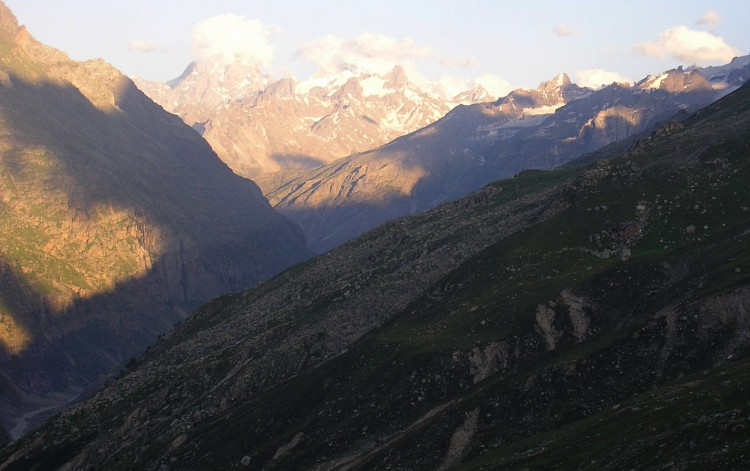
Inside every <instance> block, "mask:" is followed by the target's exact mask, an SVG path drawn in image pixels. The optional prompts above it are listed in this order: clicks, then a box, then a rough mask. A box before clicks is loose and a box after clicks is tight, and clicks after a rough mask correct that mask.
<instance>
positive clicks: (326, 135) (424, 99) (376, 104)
mask: <svg viewBox="0 0 750 471" xmlns="http://www.w3.org/2000/svg"><path fill="white" fill-rule="evenodd" d="M134 80H135V81H136V83H137V85H138V86H139V88H141V89H142V90H144V91H145V92H146V93H147V94H148V95H149V96H150V97H151V98H152V99H153V100H154V101H156V102H157V103H160V104H161V105H162V106H163V107H164V108H165V109H166V110H167V111H170V112H172V113H175V114H178V115H179V116H181V117H182V118H183V120H184V121H185V122H186V123H188V124H189V125H191V126H193V127H195V128H196V129H197V130H199V132H201V134H202V135H203V136H204V137H205V138H206V140H208V141H209V142H210V143H211V145H212V147H213V148H214V149H215V150H216V152H217V153H218V154H219V156H220V157H221V158H222V160H224V161H225V162H226V163H227V164H228V165H229V166H230V167H232V169H233V170H234V171H235V172H237V173H238V174H240V175H243V176H245V177H248V178H255V177H257V176H259V175H262V174H266V173H271V172H275V171H280V170H293V169H297V168H310V167H315V166H319V165H321V164H324V163H328V162H331V161H332V160H334V159H336V158H339V157H344V156H346V155H349V154H352V153H355V152H360V151H365V150H369V149H371V148H373V147H377V146H379V145H382V144H385V143H386V142H389V141H391V140H393V139H394V138H396V137H398V136H401V135H403V134H405V133H408V132H410V131H414V130H416V129H418V128H420V127H423V126H425V125H427V124H429V123H431V122H433V121H435V120H436V119H438V118H440V117H442V116H443V115H444V114H445V113H447V112H448V111H449V110H450V109H451V108H452V107H453V106H455V105H456V104H458V103H475V102H478V101H483V100H487V99H489V95H488V94H487V91H486V90H485V89H484V88H481V87H474V88H473V89H470V90H467V91H464V92H462V93H460V94H459V95H457V96H455V97H447V96H446V92H445V91H444V90H439V91H438V92H433V91H430V90H426V89H424V88H423V87H420V86H419V85H417V84H415V83H414V82H412V81H411V80H410V78H409V77H408V76H407V74H406V72H405V70H404V69H403V67H401V66H399V65H396V66H394V68H393V69H391V70H390V71H388V72H387V73H382V74H381V73H373V72H368V71H356V72H354V71H345V72H342V73H340V74H334V75H316V76H313V77H312V78H310V79H309V80H307V81H305V82H299V81H297V80H296V79H294V78H282V79H279V80H275V79H273V78H272V77H270V76H265V75H263V74H261V73H260V71H258V69H257V66H255V65H254V64H253V63H251V62H246V63H240V62H234V63H229V64H223V63H216V62H208V63H192V64H190V65H189V66H188V67H187V68H186V69H185V72H183V74H182V75H181V76H180V77H179V78H177V79H175V80H172V81H169V82H167V84H160V83H158V82H149V81H145V80H141V79H138V78H134Z"/></svg>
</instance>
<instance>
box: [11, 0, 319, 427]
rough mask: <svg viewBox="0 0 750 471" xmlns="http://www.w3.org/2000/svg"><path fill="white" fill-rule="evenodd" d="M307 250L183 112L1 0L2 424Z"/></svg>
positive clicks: (23, 416)
mask: <svg viewBox="0 0 750 471" xmlns="http://www.w3.org/2000/svg"><path fill="white" fill-rule="evenodd" d="M310 255H311V252H310V251H309V250H308V249H307V248H306V246H305V244H304V240H303V237H302V234H301V233H300V231H299V229H298V228H296V227H294V226H293V225H292V224H290V223H289V222H287V221H286V220H285V219H284V218H283V217H281V216H280V215H279V214H277V213H276V212H275V211H274V210H273V209H272V208H271V207H270V206H269V204H268V203H267V201H266V200H265V199H264V197H263V195H262V194H261V192H260V190H259V189H258V187H257V186H256V185H254V184H253V183H252V182H250V181H248V180H246V179H244V178H241V177H239V176H237V175H235V174H234V173H233V172H232V171H231V170H230V169H229V168H228V167H227V166H226V165H225V164H224V163H222V162H221V161H220V160H219V159H218V157H217V156H216V154H215V153H214V152H213V151H212V150H211V149H210V147H209V146H208V144H207V143H206V142H205V141H204V140H203V139H201V138H200V136H199V135H198V134H197V133H195V132H194V131H193V130H192V129H190V128H189V127H188V126H186V125H185V124H184V123H183V122H182V121H181V120H180V119H179V118H177V117H175V116H173V115H170V114H169V113H166V112H165V111H164V110H163V109H161V107H159V106H158V105H156V104H154V103H153V102H152V101H151V100H149V99H148V98H147V97H146V96H145V95H143V94H142V93H141V92H140V91H139V90H138V89H137V88H136V87H135V86H134V84H133V83H132V82H131V81H130V80H129V79H127V78H126V77H124V76H123V75H122V74H120V73H119V72H118V71H117V70H115V69H114V68H113V67H111V66H110V65H108V64H106V63H104V62H102V61H98V60H97V61H88V62H83V63H79V62H74V61H71V60H70V59H69V58H68V57H67V56H66V55H65V54H64V53H62V52H60V51H57V50H54V49H51V48H48V47H46V46H44V45H42V44H40V43H39V42H37V41H36V40H35V39H34V38H33V37H32V36H31V35H30V34H29V32H28V31H27V30H26V29H25V28H23V27H19V25H18V23H17V22H16V19H15V17H14V16H13V14H12V13H11V12H10V11H9V10H8V8H7V7H6V6H5V5H4V4H2V3H0V421H1V422H2V426H4V427H5V428H7V429H8V430H11V431H13V434H14V435H17V434H18V433H20V432H22V431H23V426H24V425H25V423H26V422H27V421H28V422H34V421H38V420H39V419H40V417H42V416H43V415H44V411H47V410H49V409H51V408H53V407H54V406H59V405H60V404H62V403H64V402H65V401H67V400H69V399H70V398H72V397H74V396H75V395H77V394H78V393H80V392H81V391H82V390H83V389H84V388H86V387H87V386H88V385H89V384H90V383H92V382H93V381H96V380H97V379H98V378H99V377H100V376H101V375H102V374H105V373H109V372H110V371H111V370H112V369H113V368H115V367H118V366H121V365H122V364H124V363H125V362H126V360H127V359H128V358H130V357H131V356H133V355H134V354H135V353H137V352H140V351H142V349H143V348H145V347H146V346H147V345H149V344H151V343H152V342H153V341H155V340H156V338H157V335H158V334H160V333H163V332H165V331H166V330H167V329H169V328H171V327H172V326H173V324H174V323H175V322H179V321H181V320H183V319H184V318H185V316H186V315H187V313H188V312H189V311H190V310H192V309H193V308H195V307H197V306H199V305H200V304H202V303H203V302H205V301H206V300H208V299H210V298H212V297H215V296H218V295H220V294H223V293H226V292H229V291H236V290H239V289H242V288H245V287H248V286H250V285H253V284H255V283H257V282H258V281H260V280H263V279H267V278H268V277H270V276H272V275H274V274H275V273H278V272H279V271H281V270H282V269H284V268H286V267H288V266H290V265H292V264H294V263H296V262H299V261H301V260H303V259H305V258H307V257H309V256H310ZM35 412H40V414H39V415H35ZM46 413H47V414H49V413H51V412H49V411H48V412H46ZM17 419H18V421H16V420H17ZM14 428H15V430H13V429H14ZM0 436H2V434H0Z"/></svg>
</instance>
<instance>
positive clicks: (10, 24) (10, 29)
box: [0, 1, 19, 39]
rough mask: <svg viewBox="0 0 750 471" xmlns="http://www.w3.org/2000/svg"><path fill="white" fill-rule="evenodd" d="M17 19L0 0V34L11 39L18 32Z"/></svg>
mask: <svg viewBox="0 0 750 471" xmlns="http://www.w3.org/2000/svg"><path fill="white" fill-rule="evenodd" d="M18 29H19V27H18V20H17V19H16V15H14V14H13V12H12V11H10V8H8V7H7V6H6V5H5V3H4V2H2V1H0V36H2V37H6V38H9V39H12V38H13V37H14V36H15V35H16V33H17V32H18Z"/></svg>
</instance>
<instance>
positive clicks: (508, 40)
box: [5, 0, 750, 93]
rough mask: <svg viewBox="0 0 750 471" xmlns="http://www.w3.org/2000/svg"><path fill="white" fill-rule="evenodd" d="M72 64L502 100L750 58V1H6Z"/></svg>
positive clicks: (153, 74) (151, 75)
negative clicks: (208, 67)
mask: <svg viewBox="0 0 750 471" xmlns="http://www.w3.org/2000/svg"><path fill="white" fill-rule="evenodd" d="M5 3H6V4H7V5H8V6H9V7H10V8H11V9H12V10H13V12H14V13H15V14H16V16H17V17H18V20H19V22H20V23H21V24H25V25H26V26H27V28H28V29H29V31H30V32H31V33H32V34H33V35H34V36H35V37H36V38H37V39H39V40H40V41H42V42H44V43H45V44H47V45H50V46H53V47H56V48H58V49H62V50H63V51H65V52H67V53H68V54H69V55H70V56H71V57H72V58H73V59H77V60H84V59H91V58H103V59H105V60H106V61H108V62H110V63H112V64H114V65H115V66H116V67H118V68H119V69H120V70H122V71H123V72H124V73H125V74H127V75H138V76H141V77H144V78H147V79H157V80H168V79H171V78H174V77H176V76H178V75H180V73H181V72H182V70H183V69H184V68H185V67H186V66H187V65H188V64H189V63H190V62H191V61H193V60H195V59H198V60H227V59H230V58H233V57H237V56H239V57H245V58H249V59H252V60H254V61H256V62H258V64H259V65H260V66H261V68H262V69H263V70H264V71H265V72H270V73H271V74H272V75H273V76H274V77H282V76H288V75H292V76H295V77H297V78H298V79H302V80H304V79H307V78H308V77H310V76H311V75H312V74H313V73H315V72H317V71H320V70H322V71H325V72H334V71H336V70H341V69H342V68H356V69H365V70H371V71H381V70H383V69H386V68H389V67H392V65H393V64H395V63H402V64H404V65H406V67H407V71H409V72H410V74H411V73H414V74H420V75H421V76H422V78H423V79H425V80H432V81H435V80H442V81H443V82H444V83H455V84H457V86H460V85H464V84H466V83H470V82H471V81H473V80H474V79H476V78H477V77H479V80H478V81H479V82H480V83H486V84H488V85H492V86H493V87H494V89H495V90H494V91H495V92H496V93H500V91H502V90H503V89H511V88H517V87H536V85H537V84H538V83H539V82H541V81H543V80H547V79H549V78H551V77H553V76H554V75H556V74H558V73H561V72H566V73H568V74H569V75H570V76H571V78H572V79H573V80H574V81H577V82H578V83H582V84H585V83H590V84H594V83H596V82H606V83H610V82H612V81H613V80H617V79H619V80H623V79H629V80H639V79H641V78H643V77H644V76H646V75H647V74H649V73H657V72H660V71H663V70H666V69H669V68H672V67H676V66H678V65H686V66H687V65H691V64H694V63H698V64H700V65H714V64H721V63H725V62H728V61H729V60H730V59H731V58H732V57H733V56H734V55H745V54H748V52H750V32H749V31H750V29H748V25H750V1H747V0H731V1H689V0H682V1H671V0H669V1H666V0H665V1H654V0H650V1H604V0H598V1H575V0H568V1H544V0H537V1H525V0H514V1H500V0H495V1H490V0H483V1H480V0H462V1H458V0H450V1H449V0H429V1H428V0H399V1H390V0H377V1H363V0H357V1H336V0H316V1H310V0H308V1H285V0H274V1H270V0H262V1H254V0H245V1H240V0H210V1H208V0H206V1H191V0H179V1H177V0H148V1H146V0H122V1H120V0H106V1H103V0H5Z"/></svg>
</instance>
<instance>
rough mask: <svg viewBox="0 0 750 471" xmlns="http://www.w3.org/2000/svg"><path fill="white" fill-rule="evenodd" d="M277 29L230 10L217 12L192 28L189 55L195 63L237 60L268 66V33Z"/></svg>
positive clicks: (271, 57)
mask: <svg viewBox="0 0 750 471" xmlns="http://www.w3.org/2000/svg"><path fill="white" fill-rule="evenodd" d="M278 32H279V29H278V28H277V27H273V26H267V25H264V24H263V23H261V22H260V21H258V20H255V19H248V18H245V17H244V16H240V15H235V14H231V13H227V14H222V15H217V16H214V17H212V18H209V19H207V20H205V21H202V22H200V23H198V24H197V25H196V26H195V27H194V28H193V58H194V59H195V61H197V62H199V63H205V62H221V63H230V62H233V61H236V60H238V59H244V60H249V61H252V62H255V63H256V64H257V65H258V66H260V67H263V68H265V69H270V68H271V63H272V61H273V53H274V48H273V46H272V45H271V43H270V39H271V36H273V35H274V34H276V33H278Z"/></svg>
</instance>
